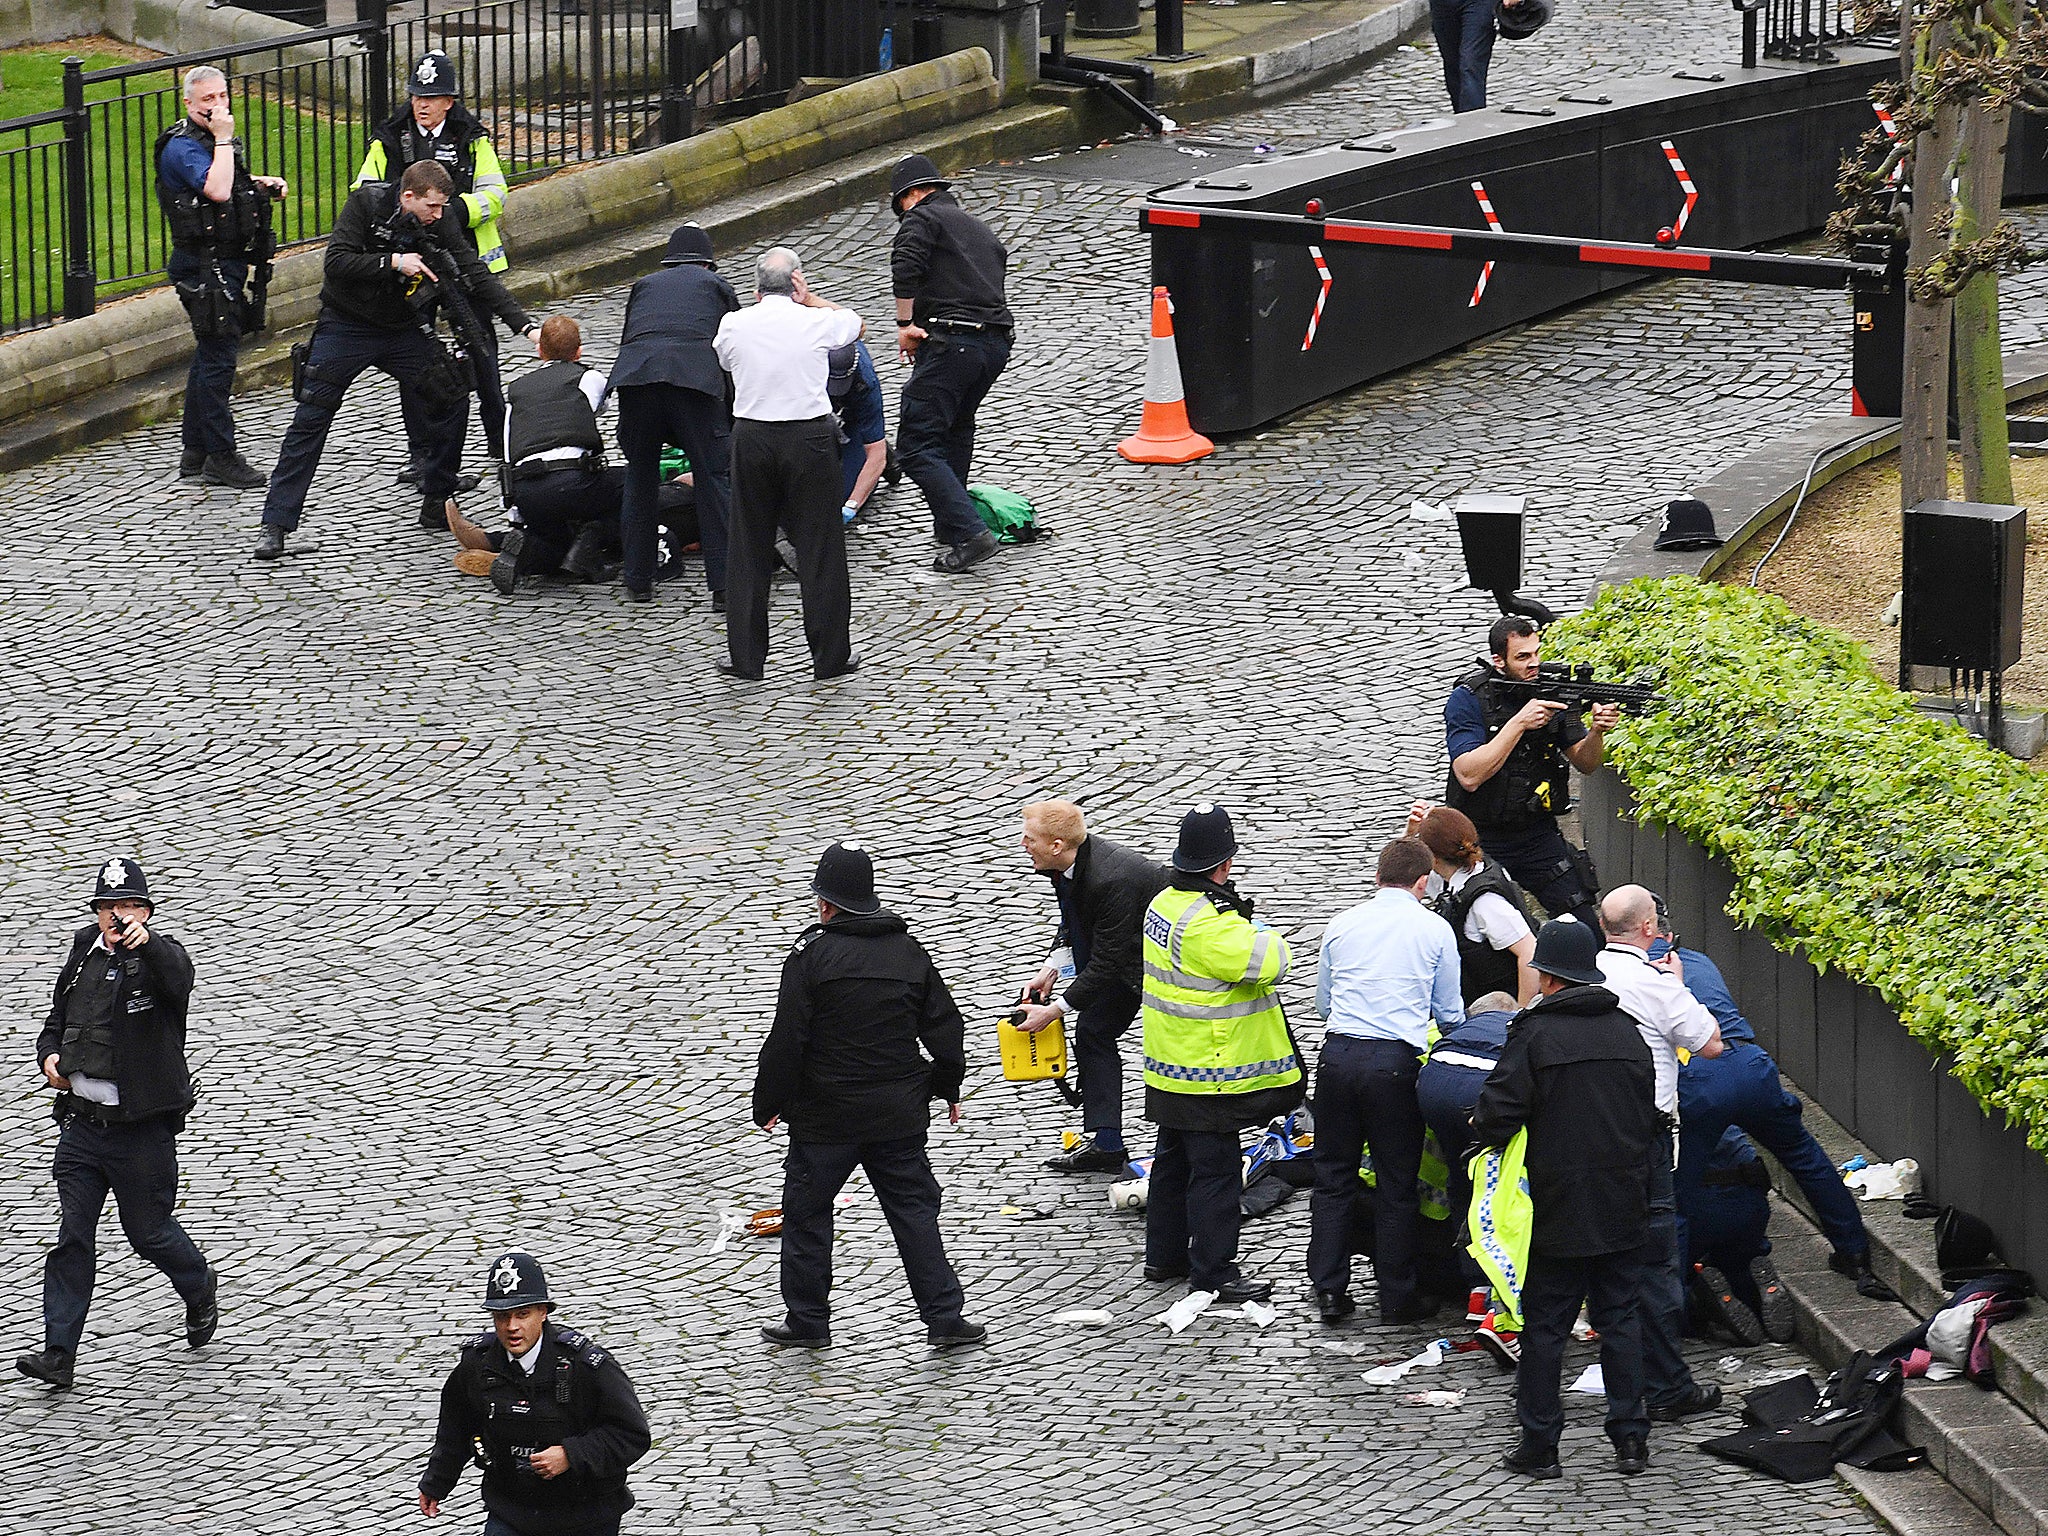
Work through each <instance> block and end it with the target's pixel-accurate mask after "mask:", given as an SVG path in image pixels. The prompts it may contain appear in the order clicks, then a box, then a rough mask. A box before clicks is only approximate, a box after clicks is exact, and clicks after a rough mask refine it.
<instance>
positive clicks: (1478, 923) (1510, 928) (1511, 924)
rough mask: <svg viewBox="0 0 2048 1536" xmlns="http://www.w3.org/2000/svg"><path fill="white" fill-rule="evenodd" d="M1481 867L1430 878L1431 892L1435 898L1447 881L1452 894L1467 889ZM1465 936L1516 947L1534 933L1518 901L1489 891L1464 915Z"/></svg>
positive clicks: (1478, 941) (1497, 945)
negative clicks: (1521, 911)
mask: <svg viewBox="0 0 2048 1536" xmlns="http://www.w3.org/2000/svg"><path fill="white" fill-rule="evenodd" d="M1478 873H1479V870H1478V867H1477V866H1476V865H1475V866H1474V867H1473V868H1471V869H1461V870H1459V871H1458V872H1457V873H1456V874H1454V875H1452V876H1451V878H1450V880H1449V881H1445V880H1444V878H1443V877H1442V876H1441V875H1436V874H1432V875H1431V876H1430V877H1429V894H1430V895H1431V896H1432V897H1434V896H1436V895H1437V893H1438V892H1440V891H1442V890H1443V889H1444V887H1445V885H1446V884H1448V885H1449V886H1450V889H1451V894H1452V895H1456V894H1457V893H1458V892H1460V891H1462V890H1464V889H1465V882H1466V881H1468V880H1470V879H1471V878H1472V877H1473V876H1474V875H1476V874H1478ZM1465 937H1466V938H1467V939H1470V940H1471V941H1472V942H1473V943H1474V944H1481V943H1483V944H1485V945H1487V946H1488V947H1489V948H1492V949H1513V948H1514V947H1515V946H1516V945H1517V944H1519V943H1521V942H1522V940H1524V939H1527V938H1533V937H1535V935H1534V934H1533V933H1531V931H1530V929H1529V924H1528V921H1527V920H1526V919H1525V918H1524V917H1523V916H1522V914H1521V913H1519V912H1517V911H1516V910H1515V904H1514V903H1513V902H1511V901H1509V900H1508V899H1507V897H1505V896H1496V895H1495V894H1494V893H1493V892H1492V891H1488V892H1487V893H1486V894H1485V895H1484V896H1481V897H1480V898H1479V899H1478V900H1477V901H1475V902H1473V903H1472V909H1471V910H1470V911H1469V912H1467V913H1466V914H1465Z"/></svg>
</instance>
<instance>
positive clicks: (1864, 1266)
mask: <svg viewBox="0 0 2048 1536" xmlns="http://www.w3.org/2000/svg"><path fill="white" fill-rule="evenodd" d="M1828 1268H1829V1269H1832V1270H1833V1271H1834V1272H1835V1273H1836V1274H1838V1275H1847V1276H1848V1277H1849V1278H1850V1279H1851V1280H1854V1281H1855V1282H1856V1294H1857V1295H1859V1296H1868V1297H1869V1298H1870V1299H1871V1300H1872V1301H1897V1300H1898V1299H1899V1293H1898V1292H1897V1291H1895V1290H1893V1289H1892V1288H1891V1287H1890V1286H1888V1285H1886V1284H1885V1283H1884V1282H1883V1281H1882V1280H1880V1279H1878V1278H1877V1276H1876V1275H1875V1274H1873V1273H1872V1272H1871V1268H1870V1250H1869V1249H1868V1248H1866V1249H1864V1250H1863V1251H1862V1252H1861V1253H1844V1252H1842V1250H1841V1249H1839V1248H1837V1249H1836V1250H1835V1251H1834V1252H1833V1253H1831V1254H1829V1255H1828Z"/></svg>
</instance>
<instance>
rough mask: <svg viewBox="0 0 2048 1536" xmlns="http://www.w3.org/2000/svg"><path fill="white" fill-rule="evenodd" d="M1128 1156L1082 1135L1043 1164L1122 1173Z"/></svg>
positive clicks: (1063, 1169) (1058, 1170)
mask: <svg viewBox="0 0 2048 1536" xmlns="http://www.w3.org/2000/svg"><path fill="white" fill-rule="evenodd" d="M1129 1158H1130V1154H1129V1153H1128V1152H1118V1151H1112V1150H1111V1149H1110V1148H1108V1147H1105V1146H1101V1145H1099V1144H1098V1143H1097V1142H1096V1140H1095V1138H1094V1137H1092V1136H1083V1137H1082V1138H1081V1139H1080V1140H1079V1141H1077V1142H1075V1143H1074V1145H1073V1146H1072V1147H1071V1148H1069V1149H1068V1150H1067V1151H1065V1152H1062V1153H1061V1154H1060V1155H1059V1156H1058V1157H1048V1158H1047V1159H1046V1160H1045V1166H1046V1167H1048V1168H1050V1169H1051V1170H1052V1171H1053V1172H1054V1173H1122V1172H1123V1171H1124V1167H1125V1165H1126V1163H1127V1162H1128V1160H1129ZM1182 1273H1183V1274H1185V1273H1186V1271H1185V1270H1183V1271H1182Z"/></svg>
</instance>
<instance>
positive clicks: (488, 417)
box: [349, 48, 511, 490]
mask: <svg viewBox="0 0 2048 1536" xmlns="http://www.w3.org/2000/svg"><path fill="white" fill-rule="evenodd" d="M405 89H406V104H405V105H404V106H402V107H400V108H399V109H398V110H397V111H396V112H394V113H393V114H392V115H391V116H390V118H389V119H387V120H386V121H385V122H383V123H381V124H379V125H378V127H377V129H376V131H375V132H374V133H372V134H371V135H370V148H369V151H368V152H367V153H366V154H365V155H364V156H363V164H362V168H361V169H360V170H358V171H357V172H356V179H355V180H354V181H353V182H351V183H350V184H349V190H350V191H351V192H354V191H357V190H359V189H360V188H361V187H362V186H363V185H364V183H366V182H372V181H381V182H390V181H395V180H397V178H398V177H400V176H401V175H403V174H404V173H405V169H406V167H407V166H410V165H417V164H418V163H419V162H420V161H422V160H432V161H434V162H435V163H436V164H438V165H439V166H440V167H441V168H442V169H443V170H445V171H446V172H447V173H448V178H449V180H450V181H452V182H454V183H455V196H454V199H453V201H452V202H451V203H450V204H449V210H448V211H449V212H450V213H451V214H452V215H454V224H455V227H456V228H457V230H459V231H460V233H461V236H462V240H463V243H464V244H465V245H467V246H468V247H469V248H470V249H471V250H472V251H475V252H476V253H477V257H478V259H479V260H481V261H482V262H483V264H484V265H485V266H486V267H488V268H490V270H491V271H493V272H498V273H503V272H504V271H505V270H506V269H507V268H508V267H510V266H511V263H510V262H509V261H508V260H506V258H505V237H504V236H503V235H502V234H500V233H499V232H498V220H499V219H500V218H502V217H503V216H504V213H505V193H506V190H507V188H508V187H509V185H510V183H509V182H507V181H506V179H505V167H504V166H503V165H502V164H501V163H500V162H499V160H498V151H497V150H496V149H495V148H493V147H492V144H491V135H490V132H489V130H487V129H486V128H485V127H484V125H483V124H482V123H480V122H478V121H477V119H476V115H475V114H474V113H473V112H471V111H470V110H469V108H468V107H466V106H465V105H463V103H462V101H461V96H462V83H461V81H460V80H459V79H458V78H457V76H456V73H455V61H454V60H453V59H451V58H449V57H448V55H447V54H445V53H443V52H441V51H440V50H439V49H438V48H437V49H434V50H432V51H431V52H428V53H425V54H422V55H421V56H420V61H419V63H418V64H417V65H415V66H414V68H413V72H412V74H411V75H410V76H408V77H407V79H406V83H405ZM471 361H472V362H473V363H474V364H475V365H476V390H477V401H478V404H479V405H480V406H481V407H482V410H483V427H484V441H485V442H487V443H488V444H489V445H490V449H491V454H492V456H493V457H495V458H498V459H502V458H504V457H505V398H504V393H503V391H502V389H501V388H500V386H499V380H498V354H497V349H496V348H495V347H491V348H487V349H486V350H485V352H484V353H483V355H481V356H478V357H475V358H473V359H471ZM398 402H399V406H400V408H401V409H402V410H403V411H404V413H405V422H406V426H407V428H408V429H409V430H413V431H414V432H415V434H416V432H417V429H418V428H419V427H421V426H423V425H424V418H423V417H422V415H421V411H420V405H419V402H418V401H417V400H415V399H414V398H413V395H412V392H411V391H409V390H407V389H405V388H404V387H403V386H401V387H400V389H399V392H398ZM422 468H423V466H422V465H421V464H420V462H419V461H417V460H414V461H412V462H411V463H408V464H407V465H406V467H405V469H403V470H402V471H400V473H399V476H398V478H399V481H400V483H401V484H404V485H418V484H419V483H420V474H421V470H422ZM474 484H475V481H474V480H472V481H470V483H469V484H468V485H463V486H462V487H461V489H463V490H468V489H470V488H471V486H473V485H474Z"/></svg>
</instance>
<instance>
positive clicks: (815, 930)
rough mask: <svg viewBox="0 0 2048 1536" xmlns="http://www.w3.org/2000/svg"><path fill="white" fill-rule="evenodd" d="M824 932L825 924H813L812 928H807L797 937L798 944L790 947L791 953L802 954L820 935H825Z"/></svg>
mask: <svg viewBox="0 0 2048 1536" xmlns="http://www.w3.org/2000/svg"><path fill="white" fill-rule="evenodd" d="M824 931H825V925H824V924H823V923H813V924H811V926H810V927H808V928H806V929H805V930H804V931H803V932H802V933H800V934H798V935H797V936H796V942H795V943H794V944H792V945H790V946H789V952H790V953H791V954H792V955H800V954H802V953H803V952H804V950H805V949H806V948H807V947H808V946H809V944H810V942H811V940H813V939H815V938H816V937H817V936H818V935H819V934H821V933H823V932H824Z"/></svg>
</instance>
